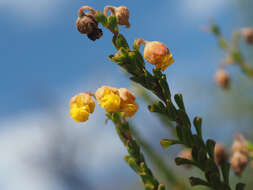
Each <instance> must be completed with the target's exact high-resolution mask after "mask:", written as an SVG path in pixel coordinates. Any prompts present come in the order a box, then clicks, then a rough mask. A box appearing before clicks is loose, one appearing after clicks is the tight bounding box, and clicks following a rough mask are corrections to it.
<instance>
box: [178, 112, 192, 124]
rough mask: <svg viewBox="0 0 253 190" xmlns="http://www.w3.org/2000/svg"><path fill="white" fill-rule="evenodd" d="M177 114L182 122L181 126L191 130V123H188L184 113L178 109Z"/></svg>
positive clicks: (188, 120)
mask: <svg viewBox="0 0 253 190" xmlns="http://www.w3.org/2000/svg"><path fill="white" fill-rule="evenodd" d="M177 113H178V115H179V117H180V119H181V121H182V122H183V125H184V126H185V127H188V128H191V121H190V119H189V117H188V115H187V114H186V113H185V111H184V110H182V109H179V110H177Z"/></svg>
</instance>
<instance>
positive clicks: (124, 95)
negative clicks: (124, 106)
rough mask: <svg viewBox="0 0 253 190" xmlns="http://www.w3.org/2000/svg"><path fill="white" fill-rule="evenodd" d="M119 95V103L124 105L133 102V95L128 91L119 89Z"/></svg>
mask: <svg viewBox="0 0 253 190" xmlns="http://www.w3.org/2000/svg"><path fill="white" fill-rule="evenodd" d="M119 95H120V99H121V101H123V102H125V103H132V102H134V101H135V95H134V94H133V93H132V92H130V91H129V90H127V89H126V88H120V89H119Z"/></svg>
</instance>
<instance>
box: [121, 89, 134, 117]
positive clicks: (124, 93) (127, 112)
mask: <svg viewBox="0 0 253 190" xmlns="http://www.w3.org/2000/svg"><path fill="white" fill-rule="evenodd" d="M119 95H120V101H121V102H120V110H121V112H123V114H124V117H132V116H133V115H134V114H135V113H136V112H137V111H138V104H137V103H136V102H135V95H134V94H133V93H132V92H130V91H129V90H127V89H126V88H120V89H119Z"/></svg>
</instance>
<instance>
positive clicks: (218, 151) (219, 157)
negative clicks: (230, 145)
mask: <svg viewBox="0 0 253 190" xmlns="http://www.w3.org/2000/svg"><path fill="white" fill-rule="evenodd" d="M227 157H228V155H227V153H226V150H225V147H224V146H222V145H221V144H216V145H215V148H214V160H215V163H216V164H217V165H219V166H220V165H222V164H223V163H225V161H226V160H227Z"/></svg>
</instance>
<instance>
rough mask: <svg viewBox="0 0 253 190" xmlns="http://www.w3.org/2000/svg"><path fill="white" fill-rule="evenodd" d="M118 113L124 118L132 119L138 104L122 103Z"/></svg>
mask: <svg viewBox="0 0 253 190" xmlns="http://www.w3.org/2000/svg"><path fill="white" fill-rule="evenodd" d="M120 111H121V112H123V116H124V117H132V116H134V114H135V113H136V112H137V111H138V104H137V103H136V102H133V103H131V104H126V103H122V104H121V106H120Z"/></svg>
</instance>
